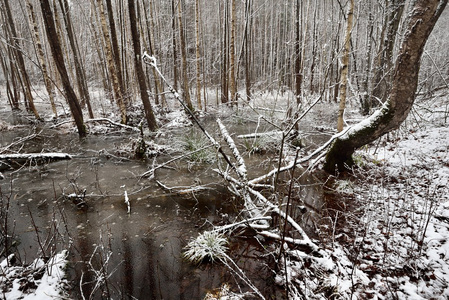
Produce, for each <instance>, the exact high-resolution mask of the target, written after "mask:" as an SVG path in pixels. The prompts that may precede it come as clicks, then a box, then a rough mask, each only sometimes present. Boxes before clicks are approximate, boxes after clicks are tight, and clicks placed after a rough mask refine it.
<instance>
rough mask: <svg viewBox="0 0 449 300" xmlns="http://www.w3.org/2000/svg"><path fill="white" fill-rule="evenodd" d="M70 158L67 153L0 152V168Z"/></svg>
mask: <svg viewBox="0 0 449 300" xmlns="http://www.w3.org/2000/svg"><path fill="white" fill-rule="evenodd" d="M65 159H72V156H71V155H70V154H67V153H14V154H0V170H8V169H13V168H14V167H17V166H19V167H21V166H22V165H24V164H26V163H28V162H33V163H37V164H40V163H46V162H51V161H56V160H65Z"/></svg>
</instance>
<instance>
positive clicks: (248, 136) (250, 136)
mask: <svg viewBox="0 0 449 300" xmlns="http://www.w3.org/2000/svg"><path fill="white" fill-rule="evenodd" d="M260 137H274V138H277V137H282V131H268V132H257V133H250V134H241V135H238V136H237V138H238V139H254V138H260Z"/></svg>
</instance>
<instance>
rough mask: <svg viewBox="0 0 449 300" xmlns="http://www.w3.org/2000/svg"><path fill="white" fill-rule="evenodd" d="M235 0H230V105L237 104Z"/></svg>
mask: <svg viewBox="0 0 449 300" xmlns="http://www.w3.org/2000/svg"><path fill="white" fill-rule="evenodd" d="M236 18H237V16H236V11H235V0H231V40H230V44H229V68H230V69H229V85H230V90H231V105H237V81H236V79H235V77H236V74H235V69H236V68H235V63H236V62H235V22H236V20H235V19H236Z"/></svg>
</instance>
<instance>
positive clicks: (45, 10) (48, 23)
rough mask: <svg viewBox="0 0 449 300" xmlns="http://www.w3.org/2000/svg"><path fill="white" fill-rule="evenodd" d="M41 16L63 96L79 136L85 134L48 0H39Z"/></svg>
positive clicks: (79, 107) (78, 105)
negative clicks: (62, 89)
mask: <svg viewBox="0 0 449 300" xmlns="http://www.w3.org/2000/svg"><path fill="white" fill-rule="evenodd" d="M40 4H41V10H42V16H43V18H44V24H45V30H46V32H47V39H48V43H49V44H50V49H51V54H52V56H53V59H54V61H55V64H56V68H57V69H58V72H59V75H60V78H61V82H62V85H63V88H64V93H65V98H66V100H67V102H68V104H69V107H70V111H71V112H72V116H73V118H74V120H75V123H76V127H77V128H78V134H79V135H80V137H84V136H86V133H87V132H86V127H85V126H84V121H83V112H82V110H81V106H80V104H79V102H78V98H77V97H76V94H75V92H74V91H73V88H72V86H71V84H70V78H69V75H68V74H67V69H66V66H65V64H64V56H63V53H62V49H61V44H60V42H59V39H58V35H57V33H56V26H55V21H54V18H53V12H52V10H51V7H50V3H49V2H48V0H41V1H40Z"/></svg>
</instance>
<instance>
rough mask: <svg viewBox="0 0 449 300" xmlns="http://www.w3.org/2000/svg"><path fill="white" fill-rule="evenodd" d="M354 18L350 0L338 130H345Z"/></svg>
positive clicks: (342, 67)
mask: <svg viewBox="0 0 449 300" xmlns="http://www.w3.org/2000/svg"><path fill="white" fill-rule="evenodd" d="M353 18H354V0H351V1H350V2H349V9H348V19H347V21H346V22H347V23H346V36H345V45H344V48H343V57H342V59H341V64H342V66H341V75H340V99H339V100H340V103H339V107H338V119H337V131H338V132H340V131H342V130H343V126H344V113H345V108H346V94H347V84H348V69H349V52H350V50H351V32H352V22H353Z"/></svg>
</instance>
